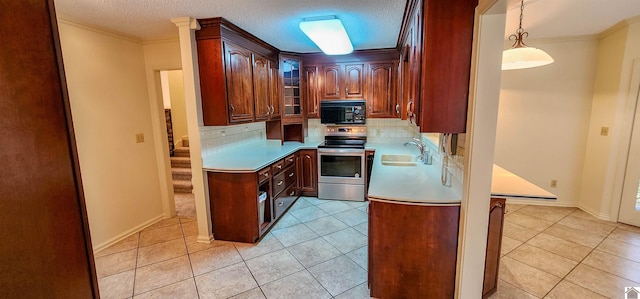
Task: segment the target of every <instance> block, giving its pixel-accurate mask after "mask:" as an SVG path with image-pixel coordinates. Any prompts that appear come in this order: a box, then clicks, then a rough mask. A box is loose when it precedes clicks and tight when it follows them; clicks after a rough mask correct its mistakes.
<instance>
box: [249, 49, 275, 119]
mask: <svg viewBox="0 0 640 299" xmlns="http://www.w3.org/2000/svg"><path fill="white" fill-rule="evenodd" d="M269 75H270V70H269V61H268V60H267V59H266V58H264V57H262V56H260V55H257V54H253V99H254V103H255V114H256V120H266V119H267V118H269V114H270V113H271V103H270V96H271V95H270V92H269Z"/></svg>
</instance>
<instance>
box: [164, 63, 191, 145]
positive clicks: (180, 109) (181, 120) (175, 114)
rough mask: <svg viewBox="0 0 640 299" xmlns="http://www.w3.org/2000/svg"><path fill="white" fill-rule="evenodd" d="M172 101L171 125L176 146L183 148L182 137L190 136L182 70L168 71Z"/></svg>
mask: <svg viewBox="0 0 640 299" xmlns="http://www.w3.org/2000/svg"><path fill="white" fill-rule="evenodd" d="M167 75H168V79H169V80H168V81H169V82H168V83H169V94H170V96H169V97H170V100H171V123H172V124H173V140H174V143H175V145H176V146H182V137H183V136H187V135H189V131H188V130H187V106H186V105H185V102H184V83H183V82H182V70H174V71H167Z"/></svg>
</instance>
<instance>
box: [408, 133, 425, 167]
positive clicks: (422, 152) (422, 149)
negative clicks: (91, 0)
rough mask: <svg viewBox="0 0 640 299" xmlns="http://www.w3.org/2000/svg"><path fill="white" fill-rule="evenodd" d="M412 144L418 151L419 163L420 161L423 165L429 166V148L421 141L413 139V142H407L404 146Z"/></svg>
mask: <svg viewBox="0 0 640 299" xmlns="http://www.w3.org/2000/svg"><path fill="white" fill-rule="evenodd" d="M409 144H412V145H415V146H416V147H417V148H418V150H420V156H419V157H420V161H422V163H424V164H431V157H430V154H429V147H427V145H426V144H425V143H424V142H422V140H420V139H418V138H413V140H411V141H407V142H405V143H404V145H405V146H407V145H409Z"/></svg>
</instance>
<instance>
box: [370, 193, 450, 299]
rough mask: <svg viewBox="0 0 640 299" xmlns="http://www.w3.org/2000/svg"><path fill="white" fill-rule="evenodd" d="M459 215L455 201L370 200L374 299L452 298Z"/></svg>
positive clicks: (371, 282)
mask: <svg viewBox="0 0 640 299" xmlns="http://www.w3.org/2000/svg"><path fill="white" fill-rule="evenodd" d="M459 219H460V206H456V205H452V206H447V205H421V204H415V203H403V202H389V201H378V200H376V199H372V198H369V247H368V250H369V264H368V265H369V267H368V273H369V289H370V291H371V293H370V294H371V297H375V298H454V293H455V281H456V259H457V249H458V225H459ZM407 228H411V232H410V233H408V232H407Z"/></svg>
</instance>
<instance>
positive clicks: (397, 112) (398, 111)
mask: <svg viewBox="0 0 640 299" xmlns="http://www.w3.org/2000/svg"><path fill="white" fill-rule="evenodd" d="M396 114H400V104H396Z"/></svg>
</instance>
